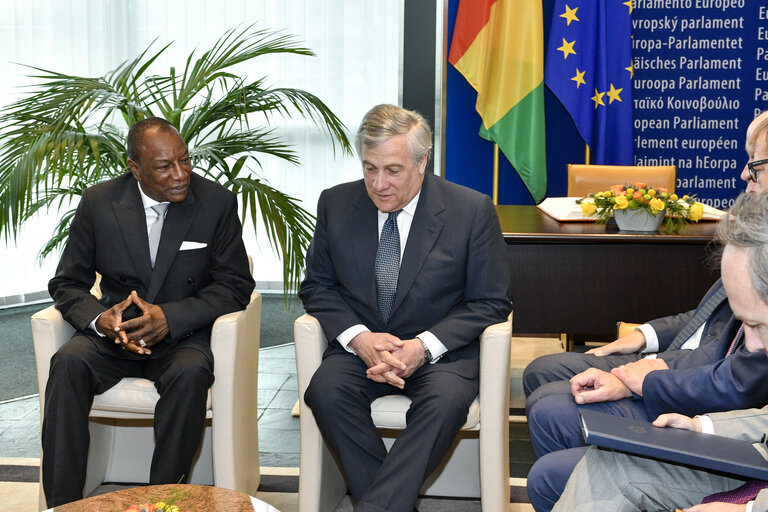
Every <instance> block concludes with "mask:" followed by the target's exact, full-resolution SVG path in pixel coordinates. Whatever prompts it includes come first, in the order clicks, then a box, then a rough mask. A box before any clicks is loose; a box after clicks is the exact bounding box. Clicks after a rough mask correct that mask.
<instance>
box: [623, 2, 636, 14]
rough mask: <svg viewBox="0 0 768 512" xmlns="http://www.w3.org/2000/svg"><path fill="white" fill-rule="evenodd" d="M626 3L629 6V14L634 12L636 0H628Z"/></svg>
mask: <svg viewBox="0 0 768 512" xmlns="http://www.w3.org/2000/svg"><path fill="white" fill-rule="evenodd" d="M624 5H626V6H627V7H629V14H632V8H633V7H634V0H627V1H626V2H624Z"/></svg>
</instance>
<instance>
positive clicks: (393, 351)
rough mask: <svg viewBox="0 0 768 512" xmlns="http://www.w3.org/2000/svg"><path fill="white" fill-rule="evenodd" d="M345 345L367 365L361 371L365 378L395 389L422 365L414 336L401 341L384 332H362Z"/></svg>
mask: <svg viewBox="0 0 768 512" xmlns="http://www.w3.org/2000/svg"><path fill="white" fill-rule="evenodd" d="M349 345H350V346H351V347H352V348H353V349H354V350H355V352H356V353H357V355H358V357H360V359H362V360H363V362H364V363H365V365H366V366H367V367H368V370H366V372H365V374H366V376H367V377H368V378H369V379H371V380H372V381H374V382H380V383H386V384H390V385H392V386H395V387H396V388H399V389H403V388H404V387H405V379H407V378H408V377H410V376H411V375H413V373H414V372H415V371H416V370H418V369H419V368H420V367H421V365H423V364H424V347H423V346H422V344H421V342H420V341H419V340H418V339H416V338H413V339H410V340H401V339H400V338H398V337H397V336H393V335H391V334H388V333H385V332H370V331H364V332H361V333H360V334H358V335H357V336H355V337H354V338H353V339H352V341H350V343H349Z"/></svg>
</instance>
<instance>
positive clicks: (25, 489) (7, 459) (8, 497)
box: [0, 338, 562, 512]
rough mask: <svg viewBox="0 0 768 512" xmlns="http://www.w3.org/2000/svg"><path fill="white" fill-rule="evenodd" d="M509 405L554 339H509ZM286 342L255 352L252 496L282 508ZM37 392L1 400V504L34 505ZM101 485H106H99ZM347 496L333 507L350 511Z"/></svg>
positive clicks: (291, 449)
mask: <svg viewBox="0 0 768 512" xmlns="http://www.w3.org/2000/svg"><path fill="white" fill-rule="evenodd" d="M512 346H513V354H512V358H511V361H510V366H511V373H512V375H511V395H512V398H511V403H510V406H511V408H521V407H523V405H524V402H523V400H522V391H521V389H520V384H519V380H520V379H519V377H520V375H521V374H522V369H523V368H524V367H525V364H527V361H530V360H531V359H532V358H533V357H536V356H537V355H539V354H541V353H546V352H554V351H559V350H562V348H561V347H560V343H559V340H556V339H538V338H515V339H514V342H513V344H512ZM297 389H298V386H297V380H296V365H295V357H294V348H293V344H286V345H281V346H277V347H270V348H264V349H261V351H260V357H259V392H258V408H259V425H258V433H259V452H260V464H261V474H262V482H261V485H260V487H259V492H258V493H257V495H256V497H258V498H260V499H262V500H263V501H266V502H267V503H270V504H272V505H273V506H275V507H276V508H278V509H279V510H281V511H282V512H294V511H296V510H298V505H297V495H296V492H297V490H298V465H299V420H298V418H296V417H293V416H292V415H291V409H292V408H293V406H294V404H295V403H296V401H297V399H298V392H297ZM38 404H39V403H38V397H37V395H33V396H30V397H21V398H19V399H14V400H9V401H6V402H3V403H0V512H1V511H5V510H8V511H11V510H13V511H14V512H33V511H37V510H38V506H37V504H38V483H37V481H38V472H39V438H40V411H39V405H38ZM510 422H511V423H510V468H511V476H512V478H511V479H510V486H511V490H512V501H513V502H516V503H511V504H510V508H509V511H514V512H518V511H520V512H522V511H525V512H529V511H531V510H533V509H532V508H531V507H530V505H528V504H527V503H525V502H526V501H527V497H526V496H525V491H524V489H525V475H527V469H528V468H529V467H530V465H531V464H532V463H533V460H534V458H533V452H532V450H531V448H530V441H529V439H528V437H527V426H526V425H525V424H524V423H521V422H524V417H520V416H510ZM103 490H104V491H108V490H110V488H108V487H107V488H105V489H103ZM351 510H352V506H351V504H350V503H349V500H348V498H347V499H345V500H344V501H343V502H342V503H341V504H340V505H339V507H338V508H337V511H338V512H342V511H343V512H346V511H351ZM419 510H421V511H422V512H431V511H446V512H450V511H467V512H472V511H479V510H480V503H479V501H477V500H448V499H429V498H423V499H422V500H421V502H420V504H419Z"/></svg>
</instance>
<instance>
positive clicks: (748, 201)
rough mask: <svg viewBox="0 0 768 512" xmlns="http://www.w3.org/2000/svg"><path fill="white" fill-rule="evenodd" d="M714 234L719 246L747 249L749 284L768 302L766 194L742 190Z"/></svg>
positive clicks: (767, 201)
mask: <svg viewBox="0 0 768 512" xmlns="http://www.w3.org/2000/svg"><path fill="white" fill-rule="evenodd" d="M715 237H716V239H717V241H718V242H720V243H721V244H722V245H723V246H725V245H729V244H732V245H734V246H736V247H740V248H743V249H746V250H747V253H748V255H749V268H748V270H749V278H750V281H751V282H752V286H753V287H754V289H755V292H757V295H758V297H760V298H761V299H762V300H764V301H766V302H768V194H757V193H746V192H742V194H741V195H740V196H739V197H737V198H736V201H735V202H734V203H733V206H731V208H730V210H728V213H727V214H726V215H725V216H723V218H722V219H721V220H720V222H719V223H718V225H717V231H716V233H715Z"/></svg>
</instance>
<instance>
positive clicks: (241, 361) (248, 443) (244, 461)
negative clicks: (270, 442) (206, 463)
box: [211, 292, 261, 495]
mask: <svg viewBox="0 0 768 512" xmlns="http://www.w3.org/2000/svg"><path fill="white" fill-rule="evenodd" d="M260 335H261V294H259V293H258V292H253V293H252V294H251V302H250V303H249V304H248V306H246V308H245V309H244V310H243V311H236V312H234V313H229V314H227V315H222V316H220V317H219V318H218V319H216V322H215V323H214V324H213V330H212V331H211V351H212V352H213V357H214V361H215V363H214V364H215V368H214V373H215V375H216V380H215V381H214V382H213V386H211V406H212V409H213V411H214V414H213V419H212V422H213V431H212V434H213V439H212V441H213V456H214V458H215V459H218V460H224V461H230V462H229V463H227V464H217V463H216V460H214V473H215V474H214V481H215V482H216V485H217V486H219V487H225V488H227V489H235V490H239V491H241V492H246V491H247V493H248V494H251V495H254V494H255V493H256V490H257V489H258V487H259V477H260V476H259V475H260V474H259V443H258V435H257V424H258V418H259V413H258V407H257V394H256V393H257V389H258V376H259V372H258V367H259V340H260ZM224 473H226V474H224Z"/></svg>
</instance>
